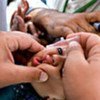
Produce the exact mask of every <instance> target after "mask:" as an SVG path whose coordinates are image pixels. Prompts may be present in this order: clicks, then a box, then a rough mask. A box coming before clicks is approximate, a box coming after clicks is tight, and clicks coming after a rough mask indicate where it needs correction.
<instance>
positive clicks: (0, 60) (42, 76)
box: [0, 31, 48, 87]
mask: <svg viewBox="0 0 100 100" xmlns="http://www.w3.org/2000/svg"><path fill="white" fill-rule="evenodd" d="M43 48H44V47H43V46H42V45H40V44H39V43H38V42H36V41H35V40H34V39H33V38H32V36H30V35H29V34H25V33H22V32H17V31H16V32H0V52H1V53H0V55H1V56H0V87H4V86H8V85H11V84H15V83H22V82H24V83H25V82H34V81H41V82H42V81H46V80H47V78H48V76H47V74H46V73H45V72H43V71H42V70H41V69H39V68H33V67H31V66H30V67H25V66H23V65H16V64H15V61H14V58H13V54H12V52H14V51H17V50H22V51H23V50H27V51H29V52H34V53H36V52H39V51H40V50H42V49H43Z"/></svg>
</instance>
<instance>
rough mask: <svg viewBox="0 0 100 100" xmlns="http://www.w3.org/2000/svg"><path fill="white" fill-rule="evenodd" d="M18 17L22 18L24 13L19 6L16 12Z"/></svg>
mask: <svg viewBox="0 0 100 100" xmlns="http://www.w3.org/2000/svg"><path fill="white" fill-rule="evenodd" d="M17 13H18V15H19V16H20V17H22V18H24V13H23V12H22V10H21V5H19V6H18V11H17Z"/></svg>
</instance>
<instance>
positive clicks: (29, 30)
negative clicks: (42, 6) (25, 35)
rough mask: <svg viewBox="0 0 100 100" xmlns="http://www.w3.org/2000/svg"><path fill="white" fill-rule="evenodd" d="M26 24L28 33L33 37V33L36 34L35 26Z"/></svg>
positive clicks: (29, 23)
mask: <svg viewBox="0 0 100 100" xmlns="http://www.w3.org/2000/svg"><path fill="white" fill-rule="evenodd" d="M27 24H28V32H29V33H30V34H32V35H33V34H34V33H37V31H36V28H35V26H34V25H33V23H32V22H28V23H27Z"/></svg>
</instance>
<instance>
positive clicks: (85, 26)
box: [79, 20, 95, 32]
mask: <svg viewBox="0 0 100 100" xmlns="http://www.w3.org/2000/svg"><path fill="white" fill-rule="evenodd" d="M79 25H80V27H82V28H83V29H84V30H85V31H86V32H95V28H94V27H93V26H92V25H91V24H89V22H87V21H86V20H81V22H80V23H79Z"/></svg>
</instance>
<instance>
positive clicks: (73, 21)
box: [11, 0, 100, 39]
mask: <svg viewBox="0 0 100 100" xmlns="http://www.w3.org/2000/svg"><path fill="white" fill-rule="evenodd" d="M22 2H23V4H24V9H25V10H21V7H19V8H18V10H17V15H16V14H14V17H15V18H14V17H13V18H12V21H11V28H12V29H14V28H13V27H14V26H16V25H14V24H17V26H19V29H18V30H23V29H24V31H27V28H28V30H29V31H30V33H31V34H35V33H38V34H37V35H39V34H41V32H44V34H45V37H47V38H48V34H49V35H51V36H53V37H61V36H63V37H66V36H67V35H68V34H71V33H76V32H82V31H83V32H91V33H92V32H93V33H97V30H96V29H95V28H94V27H93V26H92V25H91V24H90V23H94V22H99V21H100V17H99V16H100V11H96V12H91V13H77V14H65V13H60V12H58V11H56V10H52V9H44V8H37V9H35V10H33V11H31V12H30V13H29V14H28V15H25V13H26V11H27V9H28V8H29V6H28V3H26V1H25V0H22ZM23 15H24V17H23ZM16 16H17V19H16ZM18 17H21V18H18ZM14 19H16V21H18V23H13V20H14ZM29 21H30V24H29V23H28V22H29ZM26 23H28V25H26V26H27V27H26V28H25V24H26ZM34 25H35V26H36V27H35V26H34ZM22 26H24V27H23V28H22ZM17 28H18V27H15V29H17ZM15 29H14V30H15ZM25 29H26V30H25ZM39 30H40V31H41V32H40V31H39ZM35 36H36V35H35ZM36 37H37V36H36ZM45 39H46V38H45Z"/></svg>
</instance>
